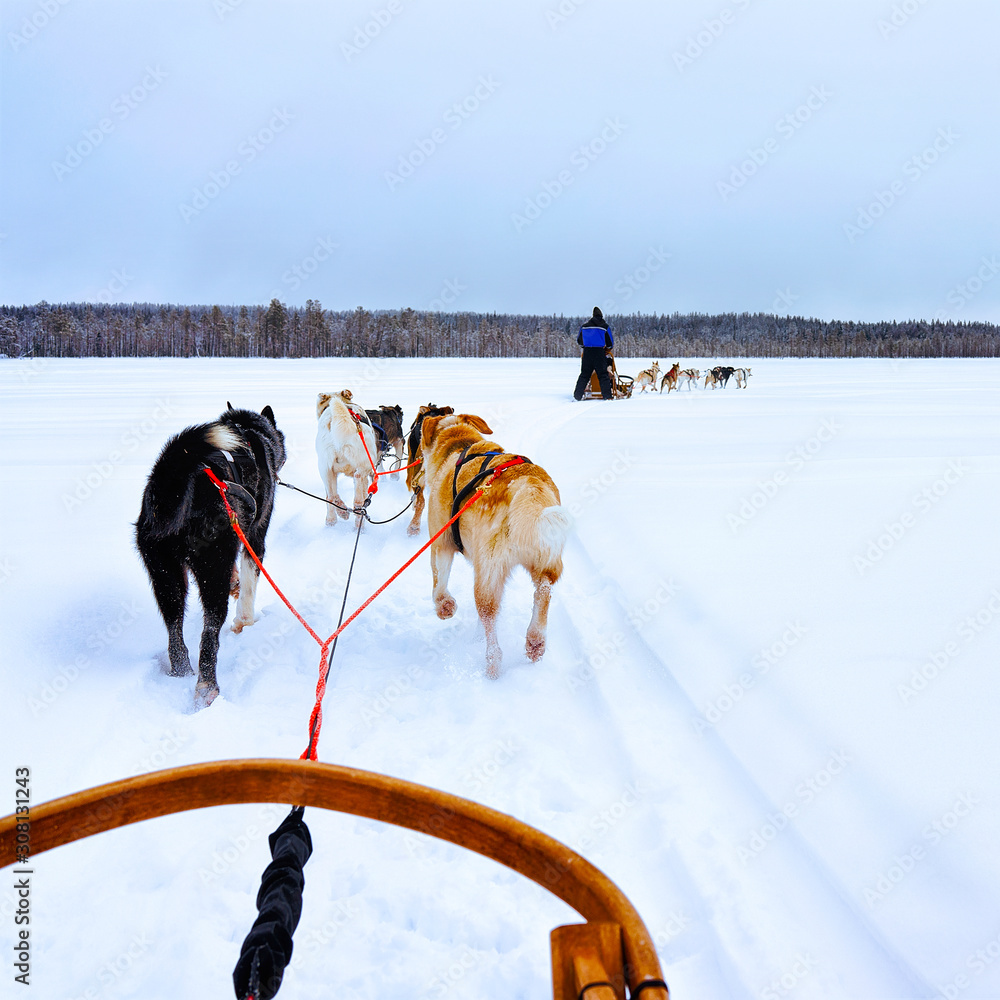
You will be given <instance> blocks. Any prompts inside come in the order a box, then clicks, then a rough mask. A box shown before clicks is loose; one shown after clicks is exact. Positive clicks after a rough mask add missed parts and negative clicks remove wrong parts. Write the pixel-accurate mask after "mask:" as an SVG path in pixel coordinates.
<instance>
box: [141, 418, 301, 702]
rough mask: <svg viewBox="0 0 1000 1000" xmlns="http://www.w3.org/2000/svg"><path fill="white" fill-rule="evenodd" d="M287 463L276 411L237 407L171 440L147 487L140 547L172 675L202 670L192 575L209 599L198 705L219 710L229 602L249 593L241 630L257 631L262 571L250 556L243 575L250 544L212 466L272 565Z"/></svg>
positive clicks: (236, 627) (241, 609) (239, 614)
mask: <svg viewBox="0 0 1000 1000" xmlns="http://www.w3.org/2000/svg"><path fill="white" fill-rule="evenodd" d="M284 462H285V436H284V435H283V434H282V433H281V431H279V430H278V428H277V426H276V425H275V421H274V412H273V411H272V409H271V407H270V406H265V407H264V409H263V410H262V411H261V412H260V413H254V412H253V411H252V410H236V409H233V407H232V405H231V404H230V405H229V408H228V409H227V410H226V412H225V413H223V414H222V416H220V417H219V419H218V420H216V421H215V422H214V423H210V424H199V425H197V426H195V427H188V428H187V429H186V430H183V431H181V432H180V433H179V434H176V435H174V437H172V438H170V440H169V441H167V443H166V444H165V445H164V446H163V450H162V451H161V452H160V457H159V458H157V460H156V462H155V464H154V465H153V470H152V472H150V474H149V479H148V480H147V481H146V488H145V490H144V491H143V494H142V509H141V511H140V512H139V519H138V521H136V523H135V541H136V545H137V547H138V549H139V555H140V556H141V557H142V561H143V564H144V565H145V567H146V572H147V573H149V579H150V581H151V583H152V585H153V594H154V596H155V597H156V603H157V605H158V606H159V609H160V614H161V615H162V616H163V621H164V624H165V625H166V626H167V639H168V646H167V651H168V654H169V657H170V675H171V676H172V677H183V676H185V675H187V674H191V673H193V672H194V671H193V670H192V669H191V660H190V658H189V656H188V649H187V646H186V645H185V644H184V604H185V601H186V598H187V589H188V571H189V570H190V572H191V573H192V574H193V575H194V578H195V581H196V583H197V584H198V592H199V594H200V596H201V606H202V610H203V612H204V625H203V627H202V633H201V649H200V652H199V655H198V683H197V684H196V685H195V703H196V705H198V707H204V706H206V705H210V704H211V703H212V702H213V701H214V700H215V697H216V696H217V695H218V693H219V685H218V683H217V681H216V677H215V666H216V660H217V657H218V652H219V631H220V629H221V628H222V625H223V622H225V620H226V613H227V611H228V599H229V597H230V595H232V596H234V597H237V596H238V597H239V602H238V604H237V606H236V617H235V618H234V619H233V631H234V632H239V631H241V630H242V629H243V628H244V627H245V626H247V625H252V624H253V622H254V597H255V595H256V592H257V577H258V575H259V572H260V571H259V570H258V569H257V566H256V564H255V563H254V562H253V560H252V559H251V558H250V557H249V556H248V555H247V554H246V552H244V553H243V556H242V558H241V560H240V566H239V572H238V573H237V570H236V557H237V555H238V554H239V549H240V541H239V539H238V538H237V536H236V533H235V532H234V531H233V529H232V526H231V525H230V523H229V517H228V515H227V514H226V509H225V506H224V505H223V503H222V498H221V497H220V496H219V491H218V489H217V488H216V486H215V485H214V484H213V483H212V481H211V480H210V479H209V477H208V476H207V475H206V473H205V469H206V468H209V469H211V470H212V471H213V472H214V473H215V475H216V476H218V478H219V479H221V480H223V481H225V482H227V483H229V488H228V491H227V494H226V496H227V498H228V500H229V504H230V506H231V507H232V508H233V512H234V513H235V514H236V516H237V517H238V519H239V522H240V527H241V528H242V529H243V531H244V533H245V534H246V537H247V541H248V542H249V543H250V546H251V547H252V548H253V550H254V552H256V553H257V555H258V556H259V557H260V558H261V559H263V558H264V536H265V535H266V533H267V526H268V524H269V523H270V520H271V512H272V511H273V509H274V491H275V482H276V480H277V475H278V470H279V469H280V468H281V466H282V465H283V464H284Z"/></svg>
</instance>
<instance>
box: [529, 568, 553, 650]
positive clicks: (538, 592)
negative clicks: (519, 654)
mask: <svg viewBox="0 0 1000 1000" xmlns="http://www.w3.org/2000/svg"><path fill="white" fill-rule="evenodd" d="M531 582H532V583H534V585H535V603H534V606H533V607H532V609H531V622H530V623H529V625H528V634H527V636H526V637H525V642H524V652H525V655H526V656H527V657H528V659H529V660H531V662H532V663H536V662H537V661H538V660H540V659H541V658H542V654H543V653H544V652H545V632H546V630H547V628H548V621H549V601H550V600H551V599H552V584H553V583H554V582H555V581H554V580H553V579H552V576H551V574H550V573H532V574H531Z"/></svg>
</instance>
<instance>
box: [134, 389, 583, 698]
mask: <svg viewBox="0 0 1000 1000" xmlns="http://www.w3.org/2000/svg"><path fill="white" fill-rule="evenodd" d="M316 417H317V431H316V455H317V459H318V463H319V473H320V478H321V479H322V481H323V484H324V487H325V491H326V499H327V504H328V506H327V510H326V524H327V525H333V524H335V523H336V520H337V517H338V516H339V517H340V518H343V519H347V518H349V517H350V515H351V514H352V513H354V514H355V525H356V526H357V527H358V528H359V529H360V527H361V517H362V515H361V514H360V513H358V511H359V510H360V509H361V507H362V505H363V503H364V501H365V497H366V495H367V492H368V489H369V485H370V483H371V481H372V477H373V465H374V466H378V465H380V464H381V462H382V461H383V459H384V458H386V457H387V455H389V454H390V453H392V454H394V457H395V459H396V463H395V465H396V467H399V465H400V464H401V463H402V459H403V458H404V456H405V458H406V464H407V465H409V466H410V468H408V469H407V470H406V486H407V490H408V491H409V492H411V493H412V494H413V497H414V512H413V518H412V520H411V522H410V524H409V526H408V528H407V534H409V535H416V534H418V533H419V531H420V519H421V515H422V513H423V510H424V507H425V506H426V509H427V526H428V530H429V534H430V535H431V536H433V535H434V534H436V533H437V532H438V531H439V530H440V529H441V528H442V527H443V526H444V525H445V524H447V522H448V521H449V519H451V518H452V517H453V516H454V514H456V513H457V512H458V511H459V510H460V509H461V507H462V506H463V505H464V504H465V503H466V501H467V500H468V499H469V498H470V497H471V496H473V495H474V494H475V491H476V490H477V489H479V488H480V487H483V486H486V487H488V489H487V490H486V492H484V493H483V494H482V496H481V497H480V498H479V499H478V501H476V502H475V503H474V504H473V505H472V506H470V507H469V508H468V509H467V510H466V511H465V512H464V513H462V514H461V516H460V517H459V519H458V520H457V521H455V523H454V524H453V525H452V526H451V528H450V530H446V531H444V532H443V533H442V534H441V535H440V537H438V538H437V539H436V540H435V541H434V543H433V544H432V546H431V550H430V562H431V574H432V598H433V601H434V608H435V611H436V613H437V616H438V617H439V618H450V617H451V616H452V615H453V614H454V613H455V608H456V602H455V598H454V597H453V596H452V595H451V593H449V591H448V578H449V575H450V572H451V565H452V561H453V559H454V557H455V554H456V553H459V552H460V553H462V554H463V555H464V556H465V558H466V559H468V560H469V562H471V563H472V567H473V577H474V579H473V596H474V600H475V604H476V610H477V612H478V614H479V618H480V621H481V622H482V624H483V629H484V631H485V634H486V673H487V675H488V676H489V677H491V678H496V677H498V676H499V673H500V664H501V658H502V653H501V650H500V646H499V643H498V641H497V633H496V619H497V615H498V613H499V610H500V604H501V601H502V599H503V592H504V587H505V584H506V582H507V578H508V577H509V575H510V573H511V571H512V570H513V568H514V567H515V566H523V567H524V569H525V570H527V572H528V574H529V576H530V578H531V582H532V584H533V585H534V605H533V609H532V615H531V621H530V623H529V625H528V631H527V635H526V639H525V654H526V655H527V657H528V659H529V660H532V661H536V660H538V659H540V658H541V656H542V654H543V653H544V652H545V633H546V624H547V618H548V610H549V600H550V597H551V591H552V585H553V584H554V583H556V581H558V579H559V577H560V575H561V574H562V552H563V547H564V544H565V541H566V537H567V534H568V532H569V530H570V524H571V522H570V518H569V515H568V513H567V511H566V510H565V509H564V508H563V507H562V506H560V501H559V490H558V489H557V487H556V484H555V483H554V482H553V481H552V479H551V477H550V476H549V475H548V473H546V472H545V470H544V469H543V468H542V467H541V466H539V465H536V464H534V463H533V462H531V461H530V460H529V459H526V458H525V457H524V456H522V455H514V454H511V453H509V452H506V451H505V450H504V449H503V447H502V446H501V445H499V444H497V443H496V442H495V441H492V440H490V439H489V438H488V435H490V434H492V433H493V432H492V430H491V429H490V427H489V426H488V425H487V423H486V422H485V421H484V420H483V419H482V418H481V417H478V416H476V415H474V414H468V413H455V412H454V409H453V408H452V407H450V406H443V407H439V406H435V405H434V404H433V403H430V404H428V405H426V406H421V407H420V409H419V411H418V413H417V416H416V419H415V420H414V421H413V424H412V425H411V426H410V429H409V432H408V433H406V434H404V431H403V411H402V409H401V408H400V407H399V406H392V407H388V406H382V407H380V408H379V409H378V410H364V409H362V408H361V407H359V406H357V405H356V404H355V403H354V402H353V400H352V395H351V393H350V391H349V390H346V389H345V390H343V391H342V392H339V393H326V392H321V393H320V394H319V395H318V397H317V399H316ZM285 458H286V453H285V437H284V434H283V433H282V432H281V431H280V430H279V429H278V426H277V423H276V419H275V415H274V412H273V410H272V409H271V407H269V406H265V407H264V409H263V410H262V411H261V412H260V413H256V412H254V411H251V410H243V409H235V408H234V407H233V406H232V404H227V409H226V410H225V412H224V413H222V414H221V416H220V417H219V418H218V419H217V420H215V421H213V422H211V423H207V424H200V425H197V426H194V427H188V428H186V429H185V430H183V431H181V432H180V433H179V434H176V435H174V436H173V437H172V438H170V440H168V441H167V443H166V444H165V445H164V447H163V450H162V451H161V452H160V455H159V457H158V458H157V460H156V462H155V463H154V465H153V469H152V471H151V472H150V474H149V478H148V480H147V482H146V487H145V489H144V491H143V495H142V507H141V510H140V513H139V518H138V520H137V521H136V524H135V537H136V545H137V547H138V549H139V554H140V556H141V558H142V561H143V564H144V565H145V567H146V571H147V572H148V574H149V578H150V582H151V584H152V588H153V594H154V597H155V599H156V603H157V606H158V607H159V610H160V614H161V615H162V617H163V621H164V624H165V625H166V627H167V640H168V645H167V652H168V658H169V662H170V666H169V673H170V675H171V676H175V677H182V676H186V675H190V674H192V673H194V671H193V669H192V667H191V661H190V657H189V654H188V649H187V646H186V645H185V643H184V635H183V624H184V606H185V602H186V598H187V590H188V577H189V573H190V575H191V576H193V577H194V580H195V582H196V583H197V585H198V592H199V595H200V597H201V603H202V608H203V612H204V622H203V627H202V633H201V644H200V649H199V655H198V680H197V683H196V685H195V703H196V705H197V706H198V707H205V706H207V705H209V704H211V703H212V701H213V700H214V699H215V698H216V696H217V695H218V694H219V686H218V681H217V679H216V661H217V658H218V650H219V633H220V631H221V629H222V625H223V623H224V622H225V620H226V615H227V612H228V600H229V598H230V597H231V596H232V597H236V598H238V603H237V606H236V614H235V617H234V619H233V625H232V629H233V631H234V632H240V631H241V630H242V629H243V628H245V627H246V626H248V625H252V624H253V622H254V598H255V594H256V589H257V580H258V576H259V572H260V571H259V569H258V567H257V565H256V563H255V562H254V561H253V559H252V558H251V556H250V555H249V554H248V553H247V552H246V551H245V550H243V551H241V549H242V548H243V547H242V543H241V542H240V541H239V539H238V537H237V535H236V533H235V531H234V530H233V526H232V524H231V523H230V518H229V515H228V514H227V512H226V508H225V505H224V503H223V500H222V496H221V493H220V488H219V486H218V485H217V483H221V484H223V485H224V490H225V496H226V499H227V500H228V503H229V506H230V507H231V509H232V511H233V514H234V515H235V517H236V519H237V521H238V523H239V525H240V527H241V528H242V530H243V532H244V534H245V536H246V539H247V542H248V544H249V546H250V547H251V548H252V549H253V551H254V552H255V553H256V555H257V557H258V558H259V559H261V560H263V559H264V551H265V536H266V534H267V528H268V524H269V523H270V520H271V514H272V511H273V509H274V497H275V490H276V486H277V483H278V473H279V470H280V469H281V467H282V465H283V464H284V462H285ZM341 475H345V476H349V477H351V478H352V479H353V480H354V502H353V505H351V506H349V505H347V504H345V503H344V501H343V500H342V499H341V497H340V495H339V493H338V491H337V479H338V477H339V476H341ZM393 478H397V476H396V475H395V474H394V475H393ZM425 494H426V497H425ZM237 560H238V563H237Z"/></svg>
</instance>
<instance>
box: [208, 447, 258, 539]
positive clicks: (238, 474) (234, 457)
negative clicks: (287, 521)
mask: <svg viewBox="0 0 1000 1000" xmlns="http://www.w3.org/2000/svg"><path fill="white" fill-rule="evenodd" d="M202 468H203V469H211V470H212V471H213V472H214V473H215V474H216V475H217V476H218V477H219V478H220V479H221V480H222V481H223V482H224V483H225V484H226V485H227V486H228V487H229V488H230V489H232V490H235V493H236V496H238V497H239V498H240V499H241V500H243V501H244V502H245V503H246V504H247V505H248V506H249V508H250V520H251V521H254V520H256V518H257V501H256V500H255V499H254V496H253V493H251V492H250V490H248V489H247V488H246V486H245V485H244V484H245V483H248V482H250V481H251V479H253V480H254V481H255V480H256V479H257V474H258V473H259V471H260V469H261V468H265V469H266V468H267V462H266V460H265V459H264V456H263V455H259V456H258V455H257V453H256V450H255V449H254V447H253V442H252V441H250V442H248V441H247V440H246V439H245V438H244V440H243V448H241V449H240V450H239V451H236V452H231V451H226V449H224V448H219V449H217V450H216V451H215V452H214V453H213V454H212V456H211V458H210V459H209V460H208V461H206V462H204V463H203V464H202ZM251 471H252V473H253V475H252V476H251V475H249V474H250V473H251ZM254 485H256V482H254Z"/></svg>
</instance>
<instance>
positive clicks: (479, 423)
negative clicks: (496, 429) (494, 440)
mask: <svg viewBox="0 0 1000 1000" xmlns="http://www.w3.org/2000/svg"><path fill="white" fill-rule="evenodd" d="M458 419H459V420H464V421H465V423H467V424H471V425H472V426H473V427H475V428H476V430H477V431H479V432H480V433H481V434H492V433H493V428H491V427H490V425H489V424H488V423H486V421H485V420H483V418H482V417H477V416H476V415H475V414H474V413H462V414H460V415H459V418H458Z"/></svg>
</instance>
